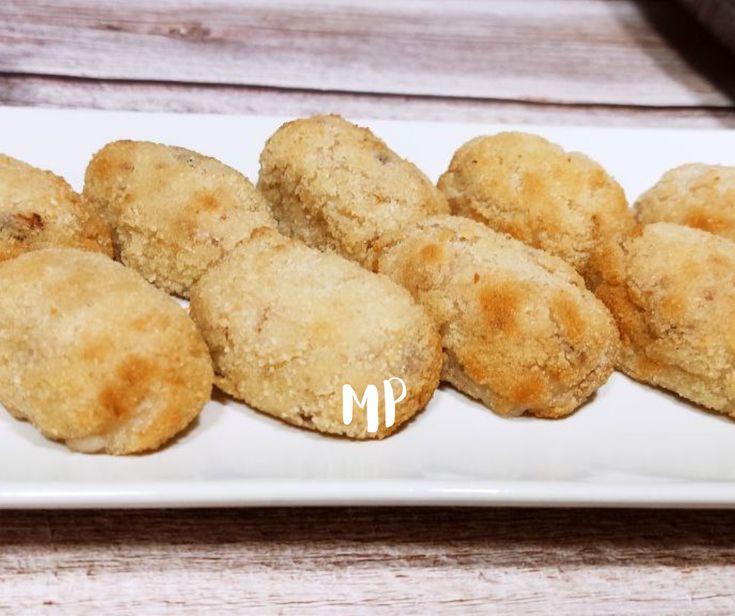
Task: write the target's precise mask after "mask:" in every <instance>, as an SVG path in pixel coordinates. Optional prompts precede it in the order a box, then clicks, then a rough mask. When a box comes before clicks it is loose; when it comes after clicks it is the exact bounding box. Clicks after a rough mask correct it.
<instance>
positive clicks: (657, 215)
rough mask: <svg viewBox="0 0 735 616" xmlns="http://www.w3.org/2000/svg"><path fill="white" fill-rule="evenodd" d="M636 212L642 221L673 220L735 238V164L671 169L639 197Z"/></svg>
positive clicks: (673, 221)
mask: <svg viewBox="0 0 735 616" xmlns="http://www.w3.org/2000/svg"><path fill="white" fill-rule="evenodd" d="M635 212H636V216H637V217H638V221H639V222H640V223H642V224H649V223H653V222H672V223H676V224H679V225H686V226H688V227H694V228H696V229H702V230H704V231H709V232H711V233H715V234H716V235H721V236H723V237H726V238H728V239H730V240H734V241H735V167H724V166H720V165H702V164H690V165H682V166H680V167H676V168H675V169H671V170H670V171H667V172H666V173H665V174H664V175H663V177H662V178H661V179H660V180H659V181H658V183H656V185H655V186H653V187H652V188H650V189H649V190H647V191H646V192H645V193H643V194H642V195H641V196H640V197H639V198H638V200H637V201H636V204H635Z"/></svg>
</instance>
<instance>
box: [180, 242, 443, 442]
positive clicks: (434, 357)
mask: <svg viewBox="0 0 735 616" xmlns="http://www.w3.org/2000/svg"><path fill="white" fill-rule="evenodd" d="M190 310H191V316H192V318H193V319H194V321H195V322H196V324H197V325H198V326H199V328H200V331H201V332H202V334H203V335H204V338H205V340H206V342H207V344H208V345H209V349H210V351H211V353H212V358H213V361H214V366H215V375H216V376H215V383H216V384H217V385H218V386H219V387H220V388H221V389H223V390H224V391H225V392H226V393H228V394H231V395H232V396H234V397H235V398H238V399H241V400H244V401H245V402H246V403H247V404H249V405H250V406H252V407H253V408H255V409H258V410H260V411H262V412H264V413H267V414H269V415H272V416H274V417H277V418H280V419H282V420H284V421H286V422H288V423H290V424H293V425H297V426H301V427H304V428H308V429H310V430H315V431H318V432H322V433H328V434H334V435H343V436H347V437H351V438H355V439H366V438H383V437H385V436H388V435H390V434H391V433H393V432H394V431H395V430H396V429H397V428H399V427H400V426H401V425H402V424H404V423H405V422H406V421H408V420H409V419H410V418H411V417H413V416H414V415H415V414H416V413H417V412H418V411H419V410H421V409H422V408H423V407H424V406H425V405H426V403H427V402H428V401H429V399H430V398H431V396H432V394H433V392H434V390H435V388H436V386H437V384H438V381H439V373H440V371H441V361H442V356H441V347H440V343H439V334H438V332H437V331H436V330H435V327H434V325H433V323H432V322H431V321H430V319H429V317H428V316H427V314H426V312H425V311H424V309H423V308H421V307H420V306H418V305H416V304H415V303H414V301H413V300H412V298H411V296H410V295H409V293H408V292H407V291H406V290H405V289H403V288H401V287H399V286H398V285H396V284H395V283H394V282H392V281H391V280H390V279H389V278H387V277H386V276H381V275H378V274H373V273H371V272H368V271H366V270H364V269H362V268H361V267H360V266H358V265H357V264H355V263H352V262H350V261H347V260H346V259H344V258H342V257H340V256H338V255H334V254H325V253H321V252H319V251H317V250H315V249H312V248H309V247H307V246H306V245H305V244H303V243H302V242H300V241H297V240H293V239H290V238H286V237H284V236H282V235H280V234H279V233H278V232H276V231H273V230H271V229H261V230H257V231H255V233H254V234H253V236H252V237H251V238H250V239H249V240H245V241H243V242H241V243H240V244H239V245H238V246H237V247H236V248H235V249H234V250H233V251H232V252H230V253H229V254H228V255H227V256H225V257H224V258H223V259H222V260H221V261H220V262H219V263H217V264H216V265H214V266H213V267H212V268H211V269H210V270H209V271H207V272H206V273H205V274H204V275H203V276H202V277H201V279H200V280H199V282H198V283H197V284H196V285H194V287H193V289H192V294H191V305H190ZM398 379H400V380H402V381H403V383H404V384H405V388H403V387H402V385H401V383H400V382H399V381H398ZM345 385H348V386H349V387H351V388H352V391H354V395H355V396H356V397H357V398H356V400H355V403H354V414H352V417H351V421H350V419H349V418H345V415H344V414H343V413H344V408H343V404H344V403H345V400H346V401H347V403H348V404H352V397H351V396H352V395H353V394H352V392H349V394H348V393H347V391H345V389H344V386H345ZM386 387H389V388H390V391H391V392H392V393H390V394H388V391H389V390H388V389H386ZM369 388H372V389H373V391H374V393H376V394H377V395H379V400H378V405H377V406H376V407H375V408H379V412H380V414H381V418H380V421H379V425H376V426H373V428H372V429H371V426H370V425H369V423H368V418H369V414H370V409H369V405H367V406H368V408H363V409H361V408H360V407H359V406H358V403H357V399H361V401H365V400H367V397H365V398H363V396H365V395H366V394H365V392H367V391H368V389H369ZM348 391H349V390H348ZM404 394H405V397H404ZM387 395H390V397H391V399H392V400H395V407H394V412H395V420H394V421H393V420H392V419H389V417H388V413H389V412H391V413H392V411H389V410H388V409H387V408H386V396H387ZM399 400H400V402H399ZM384 408H385V419H384V420H383V418H382V414H383V411H384ZM375 416H376V417H377V412H376V414H375Z"/></svg>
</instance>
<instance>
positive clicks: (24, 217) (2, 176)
mask: <svg viewBox="0 0 735 616" xmlns="http://www.w3.org/2000/svg"><path fill="white" fill-rule="evenodd" d="M53 246H66V247H69V248H80V249H82V250H91V251H93V252H101V253H104V254H106V255H108V256H112V240H111V238H110V229H109V227H108V226H107V224H106V223H105V222H104V221H103V220H102V219H101V218H100V217H99V216H97V214H96V213H95V212H94V211H93V210H91V209H90V208H88V207H86V206H85V204H84V203H83V201H82V199H81V197H80V196H79V195H78V194H77V193H75V192H74V191H73V190H72V188H71V186H69V184H68V183H67V182H66V180H64V179H63V178H61V177H59V176H57V175H54V174H53V173H51V172H50V171H44V170H42V169H38V168H36V167H32V166H31V165H29V164H27V163H24V162H22V161H19V160H16V159H14V158H10V157H9V156H5V155H3V154H0V261H5V260H7V259H12V258H14V257H17V256H18V255H21V254H23V253H25V252H29V251H31V250H38V249H40V248H48V247H53Z"/></svg>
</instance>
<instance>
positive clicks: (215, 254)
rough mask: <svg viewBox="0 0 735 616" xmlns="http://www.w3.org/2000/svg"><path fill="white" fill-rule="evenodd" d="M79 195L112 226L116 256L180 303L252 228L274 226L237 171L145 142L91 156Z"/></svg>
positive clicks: (116, 146) (118, 145)
mask: <svg viewBox="0 0 735 616" xmlns="http://www.w3.org/2000/svg"><path fill="white" fill-rule="evenodd" d="M84 196H85V197H86V199H87V200H88V201H89V203H90V204H91V205H92V206H93V207H94V208H95V209H96V210H97V211H98V212H99V213H100V214H101V215H103V216H104V217H105V218H106V219H107V220H108V222H109V223H110V225H111V226H112V229H113V240H114V244H115V252H116V256H117V257H118V258H119V259H120V260H121V261H122V262H123V263H124V264H125V265H128V266H130V267H132V268H133V269H135V270H137V271H138V272H139V273H140V274H142V275H143V277H144V278H145V279H146V280H148V281H149V282H152V283H153V284H155V285H156V286H157V287H159V288H161V289H163V290H164V291H166V292H168V293H175V294H177V295H179V296H181V297H188V295H189V289H190V287H191V285H192V284H193V283H194V282H196V281H197V280H198V279H199V277H200V276H201V275H202V274H203V273H204V271H205V270H206V269H207V268H208V267H209V266H210V265H211V264H212V263H214V262H215V261H217V260H218V259H219V258H220V257H222V255H223V254H225V253H226V252H227V251H228V250H231V249H232V248H234V247H235V245H236V244H237V243H238V242H239V241H240V240H242V239H244V238H246V237H248V236H249V235H250V233H251V232H252V231H253V230H254V229H256V228H258V227H262V226H273V227H275V221H274V220H273V218H272V217H271V215H270V212H269V211H268V205H267V204H266V202H265V200H264V199H263V198H262V196H261V195H260V194H259V193H258V192H257V191H256V190H255V187H254V186H253V185H252V184H251V183H250V181H249V180H248V179H247V178H246V177H245V176H243V175H242V174H240V173H239V172H237V171H235V170H234V169H232V168H230V167H228V166H226V165H224V164H222V163H221V162H219V161H217V160H215V159H214V158H209V157H207V156H202V155H201V154H197V153H196V152H192V151H191V150H185V149H184V148H179V147H173V146H166V145H161V144H157V143H149V142H145V141H115V142H113V143H109V144H107V145H106V146H105V147H104V148H102V149H101V150H100V151H99V152H97V154H95V156H94V158H92V161H91V162H90V163H89V166H88V167H87V173H86V176H85V183H84Z"/></svg>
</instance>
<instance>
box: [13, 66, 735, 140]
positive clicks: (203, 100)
mask: <svg viewBox="0 0 735 616" xmlns="http://www.w3.org/2000/svg"><path fill="white" fill-rule="evenodd" d="M0 104H2V105H13V106H45V107H68V108H88V109H108V110H132V111H175V112H194V113H235V114H238V113H241V114H256V115H257V114H260V115H285V116H290V117H300V116H306V115H310V114H314V113H325V112H328V113H340V114H342V115H344V116H346V117H349V118H377V119H385V120H429V121H439V122H487V123H496V122H501V123H519V124H554V125H579V124H582V125H585V124H587V125H590V124H596V125H605V126H662V127H681V128H735V108H717V107H709V108H707V107H646V106H621V105H584V104H581V105H568V104H554V103H526V102H518V101H498V100H477V99H462V98H453V97H424V96H401V95H393V96H386V95H376V94H353V93H327V92H313V91H308V90H280V89H274V88H257V87H246V86H213V85H209V86H207V85H188V84H172V83H147V82H120V81H100V80H86V79H75V78H59V77H36V76H18V75H14V76H1V75H0Z"/></svg>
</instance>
